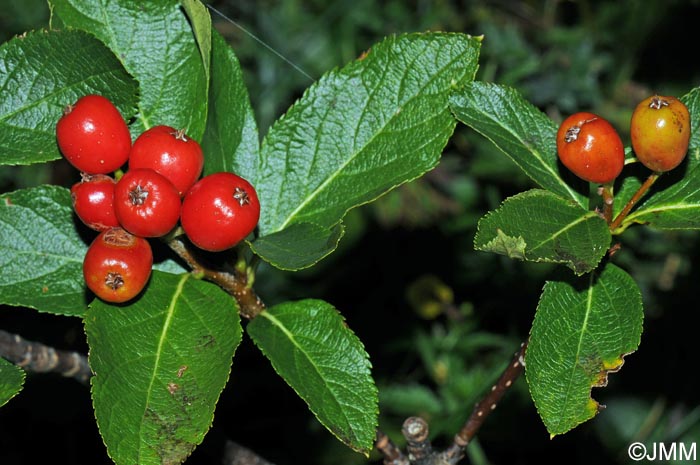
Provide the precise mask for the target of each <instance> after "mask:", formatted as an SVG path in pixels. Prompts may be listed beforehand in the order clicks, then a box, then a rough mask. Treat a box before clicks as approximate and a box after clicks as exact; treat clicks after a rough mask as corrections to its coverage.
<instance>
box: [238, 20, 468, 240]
mask: <svg viewBox="0 0 700 465" xmlns="http://www.w3.org/2000/svg"><path fill="white" fill-rule="evenodd" d="M479 46H480V41H479V40H478V39H474V38H471V37H469V36H466V35H462V34H445V33H425V34H407V35H401V36H390V37H388V38H386V39H385V40H383V41H382V42H380V43H379V44H377V45H375V46H373V47H372V49H371V50H370V51H369V52H368V54H367V55H365V56H363V57H362V58H360V59H358V60H356V61H354V62H352V63H350V64H349V65H347V66H345V67H343V68H342V69H339V70H333V71H331V72H329V73H327V74H325V75H324V76H323V77H322V78H321V79H320V80H319V81H318V82H317V83H315V84H314V85H312V86H311V87H310V88H309V89H307V91H306V92H305V94H304V95H303V97H302V98H301V99H300V100H299V101H297V102H296V103H295V104H294V105H293V106H292V107H291V108H290V109H289V111H288V112H287V113H286V115H284V116H283V117H282V118H280V119H279V120H278V121H277V122H276V123H275V124H274V125H273V126H272V128H271V129H270V132H269V134H268V135H267V137H266V138H265V139H264V141H263V145H262V152H261V160H260V166H259V168H258V172H257V173H255V174H254V175H252V176H250V177H249V178H250V179H249V180H250V181H251V183H252V184H253V185H255V187H256V189H257V191H258V194H259V197H260V203H261V205H262V208H261V212H262V213H261V218H260V223H259V226H260V232H261V235H263V236H265V235H268V234H272V233H274V232H278V231H281V230H283V229H285V228H286V227H288V226H290V225H292V224H295V223H303V222H308V223H315V224H318V225H321V226H326V227H330V226H332V225H335V224H337V223H338V222H339V221H340V220H341V219H342V218H343V216H344V215H345V213H346V212H347V211H348V210H349V209H351V208H353V207H356V206H358V205H362V204H364V203H367V202H370V201H372V200H374V199H376V198H377V197H379V196H380V195H382V194H384V193H385V192H387V191H389V190H391V189H393V188H394V187H396V186H398V185H400V184H403V183H405V182H407V181H410V180H412V179H415V178H417V177H419V176H421V175H423V174H424V173H425V172H426V171H428V170H430V169H432V168H433V167H435V165H436V164H437V163H438V161H439V158H440V154H441V152H442V149H443V148H444V147H445V144H446V143H447V140H448V139H449V137H450V136H451V135H452V132H453V130H454V126H455V122H454V118H453V117H452V115H451V113H450V111H449V108H448V105H447V99H448V96H449V93H450V92H451V91H452V90H453V89H455V88H457V87H459V86H461V85H464V84H465V83H466V82H467V81H470V80H471V79H473V76H474V73H475V72H476V67H477V58H478V52H479ZM251 174H253V173H251Z"/></svg>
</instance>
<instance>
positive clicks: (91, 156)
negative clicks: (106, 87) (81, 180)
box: [56, 95, 131, 174]
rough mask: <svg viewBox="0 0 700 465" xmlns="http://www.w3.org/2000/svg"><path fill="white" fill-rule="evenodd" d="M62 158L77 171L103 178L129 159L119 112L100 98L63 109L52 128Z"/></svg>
mask: <svg viewBox="0 0 700 465" xmlns="http://www.w3.org/2000/svg"><path fill="white" fill-rule="evenodd" d="M56 141H57V142H58V147H59V149H60V150H61V153H63V156H64V157H65V158H66V160H68V162H69V163H70V164H71V165H73V166H74V167H76V168H77V169H78V170H80V171H82V172H84V173H88V174H107V173H111V172H112V171H115V170H117V169H119V168H120V167H121V166H122V165H123V164H124V163H126V161H127V159H128V158H129V150H130V149H131V134H130V133H129V128H128V127H127V125H126V122H125V121H124V118H123V117H122V115H121V113H119V110H117V108H116V107H115V106H114V105H113V104H112V102H111V101H110V100H109V99H107V98H105V97H103V96H101V95H86V96H84V97H81V98H80V99H78V101H77V102H75V103H74V104H72V105H68V106H66V108H65V110H64V112H63V116H62V117H61V118H60V119H59V120H58V123H57V124H56Z"/></svg>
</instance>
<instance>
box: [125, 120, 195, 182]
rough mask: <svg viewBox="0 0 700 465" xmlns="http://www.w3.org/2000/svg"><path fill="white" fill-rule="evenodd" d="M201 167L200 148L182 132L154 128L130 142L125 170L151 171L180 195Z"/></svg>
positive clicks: (193, 180) (169, 128)
mask: <svg viewBox="0 0 700 465" xmlns="http://www.w3.org/2000/svg"><path fill="white" fill-rule="evenodd" d="M203 167H204V155H203V153H202V148H201V147H200V145H199V143H197V141H196V140H194V139H192V138H190V137H188V136H187V135H186V134H185V131H184V130H183V129H180V130H176V129H174V128H172V127H170V126H154V127H152V128H150V129H148V130H146V131H144V132H143V133H142V134H141V135H140V136H139V137H137V138H136V140H135V141H134V145H133V147H132V148H131V152H130V154H129V168H130V169H138V168H149V169H152V170H154V171H156V172H158V173H160V174H162V175H163V176H165V177H166V178H168V179H169V180H170V182H172V183H173V185H174V186H175V188H176V189H177V190H178V192H179V193H180V195H181V196H182V195H184V194H185V192H187V190H188V189H189V188H190V187H192V185H193V184H194V183H195V182H196V181H197V179H199V176H200V175H201V174H202V168H203Z"/></svg>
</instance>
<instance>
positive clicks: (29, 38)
mask: <svg viewBox="0 0 700 465" xmlns="http://www.w3.org/2000/svg"><path fill="white" fill-rule="evenodd" d="M0 88H1V89H2V96H3V98H2V99H0V165H28V164H32V163H41V162H46V161H49V160H55V159H57V158H60V157H61V154H60V152H59V151H58V146H57V145H56V123H57V122H58V120H59V119H60V117H61V115H62V114H63V109H64V108H65V106H66V105H68V104H70V103H74V102H75V101H76V100H78V98H80V97H82V96H83V95H86V94H100V95H104V96H106V97H108V98H109V99H110V100H112V102H113V103H114V104H115V105H116V106H117V108H118V109H119V110H120V112H121V114H122V116H124V118H125V119H128V118H130V117H131V116H132V115H133V114H134V107H135V106H136V92H137V85H136V81H134V80H133V79H132V78H131V76H129V74H128V73H127V72H126V70H125V69H124V67H123V66H122V65H121V63H120V62H119V60H118V59H117V57H115V56H114V54H113V53H112V52H111V51H110V50H109V49H108V48H107V47H105V46H104V44H103V43H102V42H100V41H99V40H97V39H95V38H94V37H92V36H91V35H89V34H86V33H84V32H80V31H50V32H46V31H41V32H30V33H28V34H26V35H23V36H19V37H16V38H14V39H12V40H11V41H9V42H6V43H5V44H3V45H2V46H0Z"/></svg>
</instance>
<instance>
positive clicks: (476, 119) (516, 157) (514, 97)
mask: <svg viewBox="0 0 700 465" xmlns="http://www.w3.org/2000/svg"><path fill="white" fill-rule="evenodd" d="M450 105H451V107H452V111H453V112H454V113H455V116H456V117H457V119H458V120H459V121H461V122H462V123H464V124H466V125H467V126H469V127H471V128H472V129H474V130H475V131H477V132H479V133H480V134H481V135H483V136H484V137H486V138H487V139H489V140H490V141H491V142H493V143H494V144H495V145H496V147H498V148H499V149H500V150H501V151H502V152H503V153H505V154H506V155H507V156H508V157H510V159H511V160H513V161H514V162H515V164H516V165H518V166H519V167H520V169H522V170H523V172H525V174H527V175H528V176H529V177H530V178H531V179H532V180H533V181H535V182H536V183H537V184H538V185H539V186H540V187H543V188H545V189H547V190H549V191H551V192H554V193H555V194H558V195H560V196H561V197H564V198H565V199H570V200H573V201H575V202H576V203H578V204H579V205H581V206H585V205H587V203H588V201H587V194H588V187H587V184H586V186H585V192H586V195H584V194H582V193H581V192H579V191H577V190H574V189H573V188H572V187H571V186H570V185H569V184H571V183H578V184H579V185H580V186H583V184H581V183H582V181H580V180H575V179H573V176H569V175H568V173H567V176H569V179H567V180H566V181H565V180H564V179H563V178H562V174H561V172H560V171H559V162H558V157H557V146H556V136H557V127H556V125H555V124H554V122H553V121H552V120H551V119H549V118H548V117H547V115H545V114H544V113H542V112H541V111H540V110H538V109H537V108H535V107H534V106H533V105H532V104H531V103H529V102H528V101H526V100H525V99H524V98H523V97H522V95H520V94H519V93H518V92H517V91H516V90H515V89H511V88H509V87H505V86H500V85H497V84H489V83H484V82H473V83H471V84H470V85H468V86H466V87H465V88H463V89H460V90H458V91H457V92H455V93H454V94H453V95H452V97H451V98H450ZM567 181H570V182H569V183H567Z"/></svg>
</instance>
